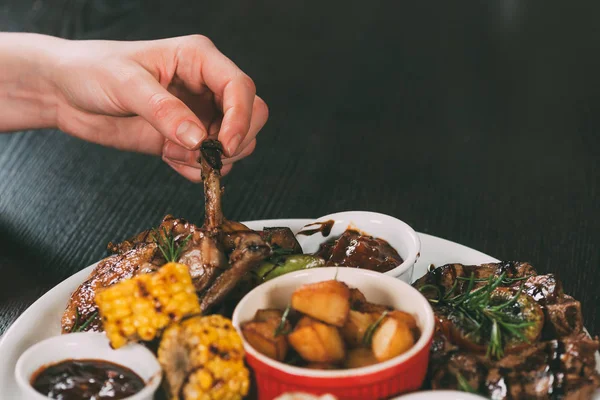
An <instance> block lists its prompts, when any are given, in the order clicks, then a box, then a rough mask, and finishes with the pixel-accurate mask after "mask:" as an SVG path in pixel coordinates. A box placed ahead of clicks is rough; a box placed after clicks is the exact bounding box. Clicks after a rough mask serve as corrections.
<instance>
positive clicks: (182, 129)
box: [175, 121, 206, 150]
mask: <svg viewBox="0 0 600 400" xmlns="http://www.w3.org/2000/svg"><path fill="white" fill-rule="evenodd" d="M175 134H176V135H177V139H179V141H180V142H181V143H182V144H183V145H184V146H185V147H187V148H188V149H190V150H194V149H195V148H196V147H198V145H199V144H200V143H201V142H202V141H203V140H204V138H205V137H206V134H205V133H204V131H203V130H202V129H200V127H199V126H198V125H196V124H195V123H193V122H190V121H183V122H182V123H181V124H180V125H179V128H177V132H176V133H175Z"/></svg>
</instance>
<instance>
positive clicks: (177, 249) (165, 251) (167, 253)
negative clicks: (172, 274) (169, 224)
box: [153, 226, 192, 262]
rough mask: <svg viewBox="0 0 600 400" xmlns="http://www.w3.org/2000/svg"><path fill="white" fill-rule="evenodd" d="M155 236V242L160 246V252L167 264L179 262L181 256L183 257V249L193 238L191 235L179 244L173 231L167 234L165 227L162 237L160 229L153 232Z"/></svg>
mask: <svg viewBox="0 0 600 400" xmlns="http://www.w3.org/2000/svg"><path fill="white" fill-rule="evenodd" d="M153 235H154V241H155V242H156V244H157V245H158V248H159V249H160V252H161V253H162V255H163V257H164V258H165V261H167V262H177V260H179V256H181V252H182V251H183V248H184V247H185V245H186V244H187V242H188V241H189V240H190V239H191V238H192V234H191V233H190V234H189V235H187V237H186V238H185V239H183V240H181V241H179V243H178V242H177V240H176V239H175V237H174V236H173V231H170V232H167V230H166V228H165V227H164V226H163V228H162V235H161V233H160V232H159V231H158V229H154V230H153Z"/></svg>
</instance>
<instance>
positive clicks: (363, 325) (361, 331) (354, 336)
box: [340, 310, 380, 348]
mask: <svg viewBox="0 0 600 400" xmlns="http://www.w3.org/2000/svg"><path fill="white" fill-rule="evenodd" d="M379 316H380V314H374V313H361V312H359V311H354V310H350V312H349V313H348V319H347V320H346V323H345V324H344V326H343V327H342V329H341V330H340V331H341V333H342V336H343V338H344V340H345V341H346V343H347V344H348V346H350V347H351V348H353V347H360V346H362V345H363V337H364V336H365V332H366V331H367V328H368V327H369V326H370V325H371V324H373V323H374V322H375V321H377V318H379Z"/></svg>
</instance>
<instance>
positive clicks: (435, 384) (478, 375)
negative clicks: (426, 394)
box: [429, 349, 487, 391]
mask: <svg viewBox="0 0 600 400" xmlns="http://www.w3.org/2000/svg"><path fill="white" fill-rule="evenodd" d="M429 371H430V378H431V388H432V389H433V390H441V389H453V390H465V389H467V388H468V389H472V390H475V391H479V389H480V387H481V386H482V385H483V383H484V381H485V377H486V372H487V370H486V368H485V364H484V363H482V362H481V361H480V359H479V358H478V357H477V356H475V355H473V354H469V353H467V352H464V351H459V350H457V349H454V350H451V351H448V352H447V353H445V354H444V355H443V356H439V357H434V358H432V359H431V366H430V368H429ZM465 386H466V387H465Z"/></svg>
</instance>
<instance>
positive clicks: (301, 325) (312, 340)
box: [288, 316, 346, 363]
mask: <svg viewBox="0 0 600 400" xmlns="http://www.w3.org/2000/svg"><path fill="white" fill-rule="evenodd" d="M288 342H289V344H290V345H291V346H292V347H293V348H294V350H296V352H298V354H299V355H300V357H302V358H303V359H304V360H306V361H309V362H313V363H315V362H316V363H337V362H340V361H342V360H343V359H344V356H345V355H346V350H345V346H344V340H343V339H342V335H340V332H339V331H338V329H337V328H336V327H334V326H330V325H327V324H324V323H322V322H320V321H317V320H316V319H313V318H310V317H306V316H305V317H302V318H301V319H300V321H298V324H297V325H296V328H295V329H294V331H293V332H292V333H290V334H289V335H288Z"/></svg>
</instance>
